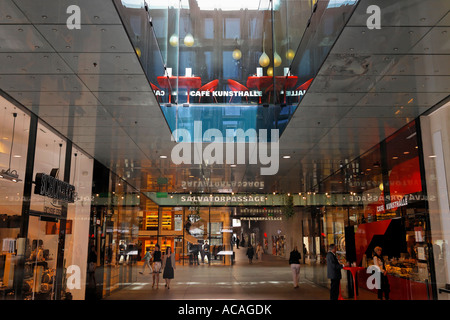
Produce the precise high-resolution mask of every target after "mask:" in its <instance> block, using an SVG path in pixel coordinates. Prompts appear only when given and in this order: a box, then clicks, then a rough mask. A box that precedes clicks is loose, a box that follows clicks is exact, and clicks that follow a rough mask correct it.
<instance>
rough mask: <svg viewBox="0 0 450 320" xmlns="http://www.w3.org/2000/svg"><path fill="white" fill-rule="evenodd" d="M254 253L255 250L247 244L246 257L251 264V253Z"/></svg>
mask: <svg viewBox="0 0 450 320" xmlns="http://www.w3.org/2000/svg"><path fill="white" fill-rule="evenodd" d="M254 254H255V250H254V249H253V247H252V245H251V244H249V245H248V248H247V253H246V255H247V257H248V263H249V264H252V263H253V255H254Z"/></svg>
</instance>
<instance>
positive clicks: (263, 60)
mask: <svg viewBox="0 0 450 320" xmlns="http://www.w3.org/2000/svg"><path fill="white" fill-rule="evenodd" d="M265 46H266V33H264V35H263V53H262V54H261V56H260V57H259V65H260V66H261V67H263V68H265V67H267V66H268V65H269V64H270V58H269V56H268V55H267V53H266V49H265Z"/></svg>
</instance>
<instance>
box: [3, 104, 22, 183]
mask: <svg viewBox="0 0 450 320" xmlns="http://www.w3.org/2000/svg"><path fill="white" fill-rule="evenodd" d="M13 117H14V123H13V133H12V139H11V152H10V153H9V165H8V170H5V169H3V170H2V171H0V178H3V179H6V180H9V181H12V182H19V181H22V180H21V179H19V174H18V173H17V171H16V170H11V157H12V152H13V146H14V130H15V128H16V117H17V113H15V112H14V113H13Z"/></svg>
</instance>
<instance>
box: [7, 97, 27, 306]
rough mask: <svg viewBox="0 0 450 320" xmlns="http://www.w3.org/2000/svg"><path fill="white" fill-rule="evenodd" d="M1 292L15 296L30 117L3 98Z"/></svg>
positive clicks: (20, 249) (21, 245) (21, 239)
mask: <svg viewBox="0 0 450 320" xmlns="http://www.w3.org/2000/svg"><path fill="white" fill-rule="evenodd" d="M0 101H1V104H0V246H1V252H0V294H1V295H2V297H4V298H5V299H8V298H14V297H15V292H14V276H15V269H16V266H17V257H18V255H20V253H21V252H22V251H23V246H24V239H23V238H19V237H18V235H19V234H20V229H21V223H22V206H23V191H24V179H25V171H26V159H27V151H28V136H29V128H30V116H29V115H28V114H26V113H24V112H22V111H21V110H20V109H18V108H16V107H15V106H14V105H12V104H11V103H9V102H8V101H6V100H5V99H4V98H2V97H0Z"/></svg>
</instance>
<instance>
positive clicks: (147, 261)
mask: <svg viewBox="0 0 450 320" xmlns="http://www.w3.org/2000/svg"><path fill="white" fill-rule="evenodd" d="M145 251H146V253H145V255H144V266H143V267H142V272H139V273H140V274H144V271H145V267H148V268H149V269H150V273H152V266H151V265H150V259H151V258H152V254H151V253H150V248H149V247H147V248H146V249H145Z"/></svg>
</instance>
